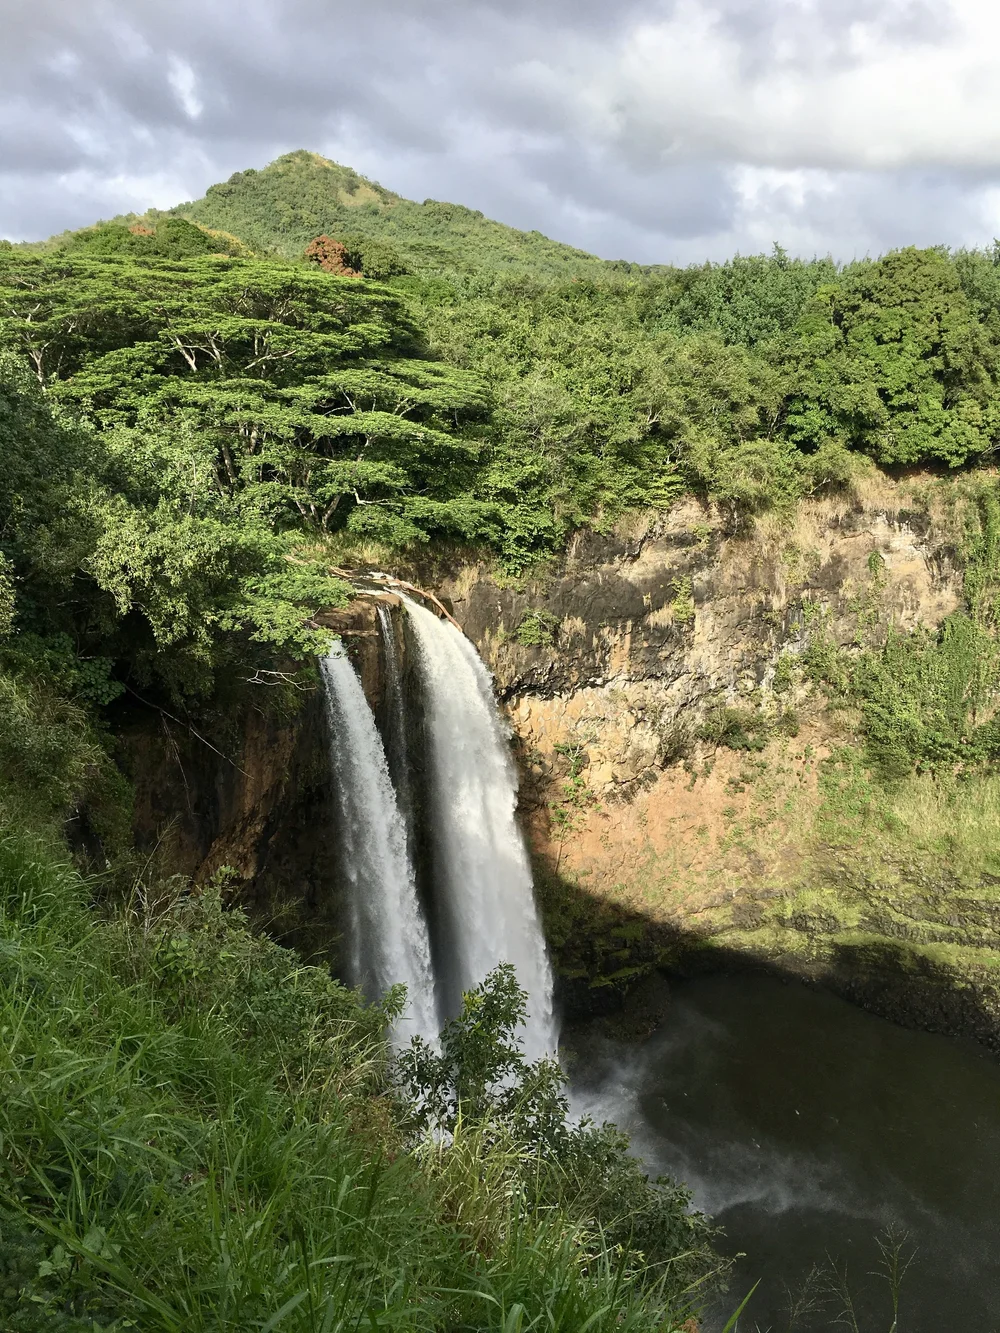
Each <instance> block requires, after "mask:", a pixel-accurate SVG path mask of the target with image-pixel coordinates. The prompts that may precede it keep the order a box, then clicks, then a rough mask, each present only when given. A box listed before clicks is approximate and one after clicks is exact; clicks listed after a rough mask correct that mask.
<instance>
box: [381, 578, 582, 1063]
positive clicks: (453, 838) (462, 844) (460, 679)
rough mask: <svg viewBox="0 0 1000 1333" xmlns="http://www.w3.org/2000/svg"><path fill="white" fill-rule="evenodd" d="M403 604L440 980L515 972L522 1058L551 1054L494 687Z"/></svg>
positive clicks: (534, 918) (436, 626) (469, 656)
mask: <svg viewBox="0 0 1000 1333" xmlns="http://www.w3.org/2000/svg"><path fill="white" fill-rule="evenodd" d="M405 600H406V609H407V611H408V613H409V615H410V623H411V625H412V628H413V632H414V635H415V637H416V640H417V643H418V646H419V669H420V674H421V677H422V682H423V698H424V716H425V734H426V737H427V746H428V769H429V777H430V789H431V790H430V803H429V806H430V813H431V818H432V821H433V826H432V833H433V841H434V846H435V872H436V873H435V889H436V891H437V892H438V894H439V899H440V902H441V905H442V908H443V915H444V918H445V923H446V929H447V933H448V937H449V947H450V950H451V953H452V957H451V958H450V959H449V960H448V961H449V972H450V974H451V975H450V976H449V978H448V979H449V981H451V983H452V988H453V990H468V989H470V988H471V987H472V986H475V985H478V984H479V982H481V981H482V980H483V978H484V977H485V976H486V975H487V973H488V972H490V971H491V970H492V969H493V968H495V967H496V966H497V964H498V963H500V962H509V963H513V964H514V966H515V968H516V969H517V977H518V982H519V983H520V985H521V987H522V989H523V990H525V991H527V993H528V1020H527V1025H526V1029H525V1038H524V1047H525V1053H526V1054H527V1055H528V1056H529V1057H537V1056H540V1055H544V1054H552V1053H554V1051H555V1048H556V1044H557V1032H556V1027H555V1023H554V1020H553V1014H552V972H551V969H550V967H549V960H548V956H547V954H546V950H545V940H544V937H543V935H542V930H541V925H540V923H539V920H538V913H537V910H536V908H535V900H534V896H533V893H532V883H531V869H530V866H529V864H528V856H527V851H526V850H525V846H524V839H523V838H522V836H521V831H520V829H519V828H518V825H517V820H516V819H515V814H514V812H515V807H516V804H517V774H516V770H515V768H514V764H513V761H512V759H511V756H510V750H509V746H508V737H507V734H506V732H505V729H504V726H503V723H502V722H501V719H500V715H499V713H498V711H497V706H496V701H495V700H494V697H493V685H492V680H491V678H490V674H489V672H488V671H487V669H486V667H485V666H484V664H483V662H482V661H481V660H480V658H479V655H478V654H477V652H476V650H475V648H474V647H473V646H472V644H471V643H470V642H469V640H468V639H467V638H465V636H464V635H463V634H461V633H460V632H459V631H458V630H457V629H455V627H454V626H453V625H450V624H448V623H447V622H446V621H444V620H439V619H438V618H437V616H435V615H433V614H432V613H431V612H430V611H428V610H427V609H426V608H425V607H422V606H418V605H417V604H416V603H415V602H412V601H410V600H409V599H408V598H407V599H405Z"/></svg>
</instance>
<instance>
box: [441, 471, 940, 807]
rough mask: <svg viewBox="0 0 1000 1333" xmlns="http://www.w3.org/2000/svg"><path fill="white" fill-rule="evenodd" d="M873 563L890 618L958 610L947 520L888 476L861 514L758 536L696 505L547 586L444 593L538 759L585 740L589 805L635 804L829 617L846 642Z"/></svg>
mask: <svg viewBox="0 0 1000 1333" xmlns="http://www.w3.org/2000/svg"><path fill="white" fill-rule="evenodd" d="M875 556H877V557H878V558H879V560H880V562H881V563H880V564H878V566H877V571H878V573H877V577H878V580H879V583H880V585H881V586H880V587H879V591H878V603H877V607H876V608H875V610H876V614H877V616H878V617H879V619H880V620H881V621H882V622H883V623H884V622H887V621H890V620H891V621H892V622H893V623H895V624H896V625H898V626H899V627H900V628H902V629H912V628H913V627H915V626H916V625H918V624H925V625H937V624H939V623H940V622H941V620H943V619H944V617H945V616H946V615H947V614H948V613H949V612H951V611H953V610H954V609H955V608H956V606H957V605H958V603H959V599H960V596H961V577H960V574H959V572H958V570H957V568H956V564H955V549H954V539H953V536H952V534H951V533H950V531H949V525H948V524H946V523H944V522H941V523H935V522H934V520H933V519H932V516H931V514H930V513H928V512H927V510H926V509H917V508H915V507H914V505H913V501H912V498H910V494H909V492H907V493H905V494H904V493H903V492H902V490H901V489H900V488H897V487H894V486H893V485H892V483H890V482H887V481H882V482H881V484H880V487H879V490H878V492H876V493H875V494H874V495H872V496H871V497H870V498H869V499H868V500H867V501H861V500H851V501H848V500H843V501H829V500H822V501H816V502H813V503H809V502H807V503H805V504H803V505H802V506H801V507H800V509H799V511H798V513H797V514H796V516H795V518H794V521H793V522H791V523H786V522H783V521H780V520H775V521H772V522H771V523H770V524H768V525H761V527H760V528H758V529H757V530H755V531H754V532H753V533H752V534H751V535H749V536H732V535H727V532H726V529H725V525H724V522H723V519H722V518H721V517H720V515H719V514H717V513H713V512H712V511H710V510H707V509H706V508H704V507H702V506H699V505H697V504H695V503H694V502H689V503H688V504H685V505H682V506H679V507H678V508H676V509H675V510H673V511H672V512H671V513H670V515H669V516H667V517H666V518H665V519H663V520H661V521H660V522H658V523H651V524H649V525H648V526H641V527H638V528H637V529H636V530H635V531H634V532H633V533H631V534H630V533H628V532H619V533H616V534H611V535H608V536H603V537H602V536H599V535H597V534H594V533H592V532H584V533H580V534H578V536H577V537H576V538H575V539H574V541H573V543H572V545H571V547H570V550H569V552H568V554H567V556H566V558H565V560H562V561H560V562H558V563H555V564H553V566H552V567H551V568H549V569H548V570H547V571H546V573H545V574H544V575H542V576H541V577H538V578H533V579H530V580H526V581H524V582H523V583H521V584H518V585H514V584H507V585H506V586H504V585H503V584H500V583H498V582H497V580H496V579H495V578H494V577H493V576H492V575H491V573H490V572H489V571H488V570H486V569H485V568H482V567H466V568H463V569H460V570H458V571H457V572H455V573H453V574H451V575H450V576H449V577H446V578H445V579H444V580H442V582H441V583H440V584H439V591H440V592H441V594H442V596H443V597H444V598H445V599H446V601H447V603H448V605H450V606H451V608H452V610H453V612H454V615H455V617H456V619H457V620H458V621H459V622H460V624H461V625H462V627H463V628H464V630H465V631H466V633H467V634H468V635H469V636H470V638H472V640H473V641H474V642H475V643H476V645H477V647H478V648H479V650H480V652H481V654H482V656H483V657H484V659H485V660H486V661H487V663H488V664H489V666H490V668H491V669H492V671H493V672H494V675H495V677H496V682H497V690H498V693H499V695H500V697H501V699H503V700H504V701H505V703H506V705H507V707H508V710H509V713H510V716H511V719H512V721H513V723H514V726H515V729H516V731H517V734H518V737H519V738H520V742H521V744H522V746H523V748H524V751H525V753H526V754H527V755H528V756H529V762H530V763H533V764H534V765H535V767H540V769H541V771H542V772H543V773H544V772H547V771H555V772H557V773H558V771H559V769H560V767H565V765H562V766H560V764H559V762H558V759H557V751H556V749H555V747H556V746H558V745H563V746H570V747H575V746H577V745H580V746H582V747H583V750H584V751H585V755H586V763H587V768H588V786H589V787H590V788H591V790H592V791H593V792H594V794H595V795H596V796H597V797H598V798H600V799H602V800H603V799H606V798H611V799H617V798H624V799H628V797H629V794H630V792H632V793H634V792H635V791H637V790H639V789H640V788H641V786H642V785H643V784H644V783H647V782H649V781H652V780H655V779H656V778H657V777H658V775H659V774H660V773H661V772H662V771H663V770H664V768H665V767H668V766H669V765H670V762H671V761H672V760H673V759H674V758H675V756H676V754H677V751H678V749H679V748H680V742H682V741H683V740H685V739H688V738H690V737H692V736H693V735H694V733H695V732H696V731H697V729H698V727H699V725H700V724H701V722H702V721H703V720H704V718H705V716H706V714H707V713H708V712H709V711H710V710H711V709H712V708H713V707H716V706H717V705H719V704H720V703H722V702H731V703H733V702H735V703H738V702H740V701H741V700H742V699H745V698H746V697H748V696H750V695H752V694H753V693H754V691H756V690H758V689H759V688H760V687H762V686H763V687H764V688H765V689H766V688H767V687H768V686H769V685H770V684H771V682H772V680H773V676H774V669H775V665H776V663H777V661H778V659H779V658H780V657H781V656H782V654H784V653H792V654H794V653H797V652H800V651H801V650H802V647H803V646H804V644H805V642H806V637H807V630H808V628H809V626H810V624H814V623H815V621H816V619H817V618H818V617H822V618H823V620H824V623H825V625H826V628H827V630H828V632H829V633H830V635H831V636H832V637H833V638H834V639H835V640H836V641H837V642H839V643H849V642H851V640H852V639H853V637H854V635H855V634H856V633H857V628H858V616H859V608H860V607H862V606H863V603H864V601H865V599H866V598H867V597H868V596H869V595H870V594H871V589H872V584H873V579H874V577H875V575H874V574H873V569H872V564H873V557H875ZM533 637H535V638H542V639H543V640H545V639H547V641H543V642H541V643H535V644H532V643H530V642H524V641H523V640H526V639H527V640H530V639H531V638H533Z"/></svg>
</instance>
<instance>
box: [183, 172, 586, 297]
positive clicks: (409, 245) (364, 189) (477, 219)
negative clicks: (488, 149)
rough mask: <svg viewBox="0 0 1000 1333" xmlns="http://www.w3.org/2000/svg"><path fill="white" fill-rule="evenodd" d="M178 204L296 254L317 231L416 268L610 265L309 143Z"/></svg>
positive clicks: (569, 272) (534, 269)
mask: <svg viewBox="0 0 1000 1333" xmlns="http://www.w3.org/2000/svg"><path fill="white" fill-rule="evenodd" d="M171 211H172V212H173V213H174V214H176V215H178V216H180V217H184V218H187V219H188V220H189V221H192V222H197V223H199V224H200V225H201V226H203V227H209V228H212V229H213V230H217V231H223V232H229V233H232V234H233V235H235V236H239V237H240V238H241V239H242V240H244V241H246V242H247V243H248V244H249V245H250V246H252V247H253V248H254V249H255V250H258V251H264V252H266V251H272V252H276V253H278V254H281V255H285V256H287V257H289V258H291V257H294V256H297V255H300V254H301V253H302V251H303V249H304V248H305V246H306V245H308V243H309V242H310V241H311V240H312V239H313V238H314V237H316V236H319V235H328V236H331V237H333V238H334V239H335V240H344V239H345V238H351V239H354V240H358V239H361V240H365V241H380V242H385V243H388V244H389V245H391V246H392V247H394V249H395V250H396V251H398V253H399V255H400V256H401V257H402V259H403V260H404V262H405V263H406V265H407V267H408V268H409V269H410V270H411V271H413V272H415V273H421V274H426V275H432V274H444V275H448V274H452V275H462V274H469V273H474V272H478V273H483V272H493V273H496V272H506V273H520V274H532V275H535V276H538V277H545V278H552V277H562V278H573V277H596V276H598V275H599V274H600V273H604V272H606V271H607V267H608V266H607V264H606V263H605V261H603V260H601V259H598V258H596V257H595V256H594V255H590V254H587V253H586V252H584V251H582V250H576V249H574V248H573V247H572V246H569V245H563V244H561V243H560V242H558V241H552V240H550V239H549V238H548V237H546V236H543V235H542V234H541V232H538V231H530V232H529V231H519V230H517V229H516V228H514V227H508V226H506V225H505V224H503V223H501V222H494V221H492V220H491V219H490V218H487V217H485V216H484V214H483V213H481V212H479V211H478V210H476V209H471V208H465V207H464V206H463V205H461V204H452V203H444V202H441V201H439V200H435V199H425V200H424V202H423V203H416V202H414V201H413V200H411V199H404V198H403V197H402V196H401V195H398V194H395V193H394V192H393V191H392V190H387V189H385V187H384V186H382V185H380V184H378V183H377V182H376V181H371V180H369V179H368V178H367V177H365V176H362V175H361V174H360V173H359V172H357V171H354V170H353V169H352V168H351V167H346V166H342V165H341V164H340V163H339V162H332V161H331V160H330V159H329V158H325V157H322V156H321V155H320V154H319V153H313V152H309V151H308V150H306V149H302V148H300V149H297V150H296V151H294V152H291V153H285V154H283V155H282V156H281V157H279V158H276V159H275V161H273V162H271V163H270V164H269V165H268V166H266V167H263V168H261V169H260V170H255V169H253V168H249V169H248V170H246V171H238V172H236V173H235V174H234V175H232V176H230V178H229V179H228V180H227V181H224V182H221V183H220V184H218V185H212V186H210V187H209V189H208V190H207V191H206V192H205V196H204V198H202V199H198V200H195V201H193V202H190V203H185V204H180V205H178V207H177V208H175V209H172V210H171Z"/></svg>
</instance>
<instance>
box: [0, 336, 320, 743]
mask: <svg viewBox="0 0 1000 1333" xmlns="http://www.w3.org/2000/svg"><path fill="white" fill-rule="evenodd" d="M192 455H193V456H194V457H196V456H197V450H193V451H192ZM0 462H2V467H3V474H4V477H5V485H4V487H3V488H2V490H0V557H2V564H0V571H2V574H3V585H2V590H3V598H4V605H5V606H6V611H5V616H4V624H3V626H0V628H3V629H5V630H6V633H5V634H2V635H0V669H3V667H4V664H6V668H7V669H8V670H9V671H11V672H13V673H14V674H15V675H19V676H21V677H22V678H23V679H24V681H25V682H27V683H28V684H29V685H30V690H29V693H31V692H37V690H39V689H43V690H44V689H51V690H52V691H53V692H55V694H57V695H59V696H60V697H63V698H65V699H67V700H68V701H69V702H71V703H73V704H75V705H78V706H80V707H84V708H86V707H89V706H96V707H100V706H102V705H103V704H105V703H107V702H109V701H110V700H111V699H112V698H114V697H115V695H116V693H120V692H121V689H122V684H121V682H122V681H125V680H129V679H131V680H133V681H134V682H135V683H137V684H140V683H141V684H146V683H148V682H150V681H159V682H160V683H161V685H162V686H164V687H166V688H167V689H169V690H170V692H171V693H173V694H174V695H178V696H179V695H182V694H193V693H201V694H205V693H206V692H208V691H210V690H211V689H212V688H213V687H214V683H215V681H216V677H217V673H219V672H220V671H221V672H222V674H223V675H225V674H226V671H227V670H231V668H232V665H233V664H234V662H236V661H238V660H239V659H240V657H241V656H244V655H245V648H244V646H243V645H245V644H246V642H247V641H248V640H249V641H255V642H256V643H257V644H258V645H259V648H258V652H259V653H261V654H263V655H265V656H266V655H268V654H270V655H272V656H274V655H278V656H282V655H285V656H287V655H288V654H292V655H295V656H301V655H302V654H303V653H304V652H307V651H309V650H310V649H313V648H315V647H316V646H318V645H319V644H320V643H321V642H322V641H323V640H322V636H321V635H319V634H317V633H316V632H315V631H313V630H311V629H310V628H309V626H308V624H307V623H306V621H307V618H308V616H309V615H310V614H311V613H312V612H314V611H315V610H317V609H318V608H319V607H321V606H324V605H329V604H330V603H331V602H336V601H338V600H339V599H342V597H343V592H344V588H343V585H342V583H340V582H339V581H337V580H334V579H331V578H329V577H328V576H327V575H326V573H325V572H324V571H322V570H319V569H314V568H312V567H311V566H309V565H308V564H302V565H298V564H296V565H293V564H290V563H289V561H288V559H287V558H286V557H287V556H288V554H289V553H290V551H291V549H292V545H293V543H292V541H291V540H290V539H289V538H288V537H287V536H286V535H285V534H283V533H281V532H280V531H277V530H276V529H275V527H274V525H273V524H272V523H270V522H268V521H267V520H266V518H265V517H263V516H261V515H260V513H259V512H254V511H253V510H252V509H250V508H248V509H243V508H241V507H240V505H239V503H238V502H237V500H235V499H234V498H233V497H232V496H230V495H228V494H226V493H225V492H224V491H221V490H219V488H217V487H214V488H213V487H212V486H211V485H204V486H202V487H199V486H197V485H196V484H192V470H191V469H192V457H190V456H189V457H187V458H185V459H184V460H183V463H181V462H180V460H179V459H178V457H177V454H176V453H175V452H174V451H173V450H172V449H171V447H170V440H169V437H168V438H167V439H166V440H164V439H163V438H162V437H160V436H154V435H152V434H150V435H145V434H143V435H141V436H140V435H138V434H137V433H135V432H130V431H129V430H127V429H126V428H124V427H122V428H119V430H117V431H104V432H102V431H99V430H96V429H93V428H92V427H90V426H87V425H85V424H81V423H79V422H76V421H74V420H73V419H71V418H70V417H68V416H66V415H64V414H61V413H60V411H59V410H58V409H57V408H56V406H55V405H54V403H53V400H52V397H51V396H49V397H45V396H43V395H42V393H41V391H40V389H39V386H38V384H37V382H36V381H35V380H34V379H33V377H32V376H31V375H30V374H29V373H28V372H27V371H26V370H25V369H24V368H23V367H22V366H21V365H19V364H17V363H16V362H15V361H13V360H12V359H11V358H10V357H9V356H5V357H0ZM179 473H180V476H179V475H178V474H179ZM196 480H197V478H196ZM116 682H117V683H116ZM11 697H12V696H11ZM19 697H21V698H22V699H24V698H26V697H27V696H25V694H24V690H23V689H22V690H21V691H20V694H19ZM25 706H27V705H25ZM11 707H12V708H13V707H14V705H13V704H11ZM3 711H4V710H0V716H2V715H3ZM16 711H17V710H16V709H15V712H16ZM13 715H14V714H10V715H9V716H8V721H10V718H12V717H13ZM21 715H22V716H25V717H26V716H27V714H24V713H23V710H22V713H21ZM11 726H14V724H13V722H11ZM14 730H15V732H18V734H20V731H23V728H20V730H19V728H18V727H15V728H14ZM25 734H26V733H25Z"/></svg>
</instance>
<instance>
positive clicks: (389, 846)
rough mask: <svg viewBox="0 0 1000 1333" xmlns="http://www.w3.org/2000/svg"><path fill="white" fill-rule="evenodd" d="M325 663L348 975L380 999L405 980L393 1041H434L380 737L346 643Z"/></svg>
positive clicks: (417, 916)
mask: <svg viewBox="0 0 1000 1333" xmlns="http://www.w3.org/2000/svg"><path fill="white" fill-rule="evenodd" d="M320 665H321V669H322V674H323V686H324V691H325V696H326V706H327V709H328V716H329V719H330V765H331V768H332V770H333V778H334V786H335V789H336V796H337V801H338V803H339V806H340V814H341V820H340V824H341V829H340V835H341V845H342V852H343V856H342V864H343V871H344V876H345V878H346V880H347V886H348V892H349V914H348V915H349V919H348V926H349V943H350V950H351V953H350V964H351V972H352V977H351V980H352V981H353V982H354V983H355V984H356V985H361V986H363V987H364V988H365V990H366V992H367V993H368V994H369V995H371V996H373V997H375V998H377V997H379V996H381V995H383V994H384V993H385V991H386V990H387V989H388V988H389V987H390V986H391V985H393V984H394V983H396V982H400V981H401V982H403V983H404V984H405V985H406V996H407V1005H406V1010H405V1012H404V1014H403V1016H402V1017H401V1018H400V1020H399V1022H398V1023H397V1024H396V1029H395V1032H394V1033H393V1040H394V1043H395V1044H397V1045H401V1044H404V1043H406V1042H407V1041H409V1039H410V1037H411V1036H414V1035H417V1034H419V1035H420V1036H423V1037H426V1038H428V1039H430V1040H434V1039H435V1038H436V1036H437V1031H438V1021H437V1013H436V1010H435V1002H434V974H433V970H432V967H431V953H430V943H429V940H428V935H427V926H426V923H425V921H424V918H423V915H422V913H421V911H420V906H419V903H418V902H417V892H416V885H415V883H414V877H413V869H412V866H411V864H410V859H409V856H408V854H407V842H406V827H405V824H404V822H403V817H402V815H401V814H400V810H399V806H398V804H397V802H396V794H395V792H394V790H393V786H392V782H391V781H390V778H389V768H388V764H387V763H386V756H385V750H384V749H383V746H382V740H381V737H380V736H379V733H378V729H377V728H376V726H375V719H374V717H373V716H372V711H371V709H370V708H369V706H368V700H367V699H366V698H365V694H364V691H363V690H362V688H361V682H360V680H359V679H358V677H357V674H356V673H355V671H354V668H353V667H352V666H351V663H350V661H349V660H348V658H347V655H346V653H345V652H344V650H343V648H342V646H341V645H340V644H339V643H338V644H334V646H333V648H332V649H331V651H330V652H329V654H328V655H327V656H326V657H325V658H324V659H323V660H322V662H321V664H320Z"/></svg>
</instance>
